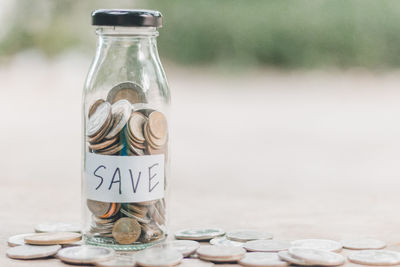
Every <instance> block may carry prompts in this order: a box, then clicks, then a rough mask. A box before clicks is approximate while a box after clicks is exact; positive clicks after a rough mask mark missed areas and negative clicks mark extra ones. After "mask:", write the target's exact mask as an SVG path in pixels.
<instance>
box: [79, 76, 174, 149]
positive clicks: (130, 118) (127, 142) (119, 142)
mask: <svg viewBox="0 0 400 267" xmlns="http://www.w3.org/2000/svg"><path fill="white" fill-rule="evenodd" d="M132 90H137V91H134V92H131V91H132ZM124 96H125V97H126V98H123V97H124ZM139 96H140V97H139ZM144 101H146V100H145V98H144V96H143V95H142V93H141V90H139V88H138V86H137V85H134V84H133V83H128V82H126V83H122V84H119V85H117V86H115V87H114V88H113V89H112V90H111V91H110V92H109V94H108V97H107V100H104V99H97V100H95V101H94V103H93V104H91V106H90V108H89V110H88V112H87V114H88V115H87V124H86V137H87V143H88V149H89V151H90V152H93V153H97V154H102V155H120V156H134V155H136V156H143V155H153V154H166V153H167V141H168V125H167V119H166V117H165V115H164V114H163V113H162V112H160V111H157V110H153V109H147V108H142V109H135V108H134V104H138V103H145V102H144Z"/></svg>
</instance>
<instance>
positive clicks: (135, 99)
mask: <svg viewBox="0 0 400 267" xmlns="http://www.w3.org/2000/svg"><path fill="white" fill-rule="evenodd" d="M121 99H126V100H128V101H129V102H130V103H131V104H136V103H146V102H147V101H146V96H145V94H144V92H143V88H142V87H141V86H140V85H138V84H136V83H133V82H123V83H120V84H117V85H116V86H114V87H113V88H112V89H111V90H110V92H109V93H108V95H107V101H108V102H110V103H111V104H114V103H115V102H117V101H118V100H121Z"/></svg>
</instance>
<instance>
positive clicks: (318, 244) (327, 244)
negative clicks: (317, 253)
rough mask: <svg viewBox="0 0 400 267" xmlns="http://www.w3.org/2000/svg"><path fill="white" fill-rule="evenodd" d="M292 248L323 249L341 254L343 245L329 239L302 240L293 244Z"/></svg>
mask: <svg viewBox="0 0 400 267" xmlns="http://www.w3.org/2000/svg"><path fill="white" fill-rule="evenodd" d="M292 247H301V248H314V249H322V250H327V251H332V252H340V251H341V250H342V247H343V245H342V244H341V243H340V242H337V241H334V240H328V239H301V240H296V241H293V242H292Z"/></svg>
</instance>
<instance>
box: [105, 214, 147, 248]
mask: <svg viewBox="0 0 400 267" xmlns="http://www.w3.org/2000/svg"><path fill="white" fill-rule="evenodd" d="M140 233H141V227H140V224H139V223H138V221H137V220H135V219H133V218H128V217H124V218H121V219H119V220H118V221H117V222H116V223H115V225H114V227H113V229H112V236H113V237H114V239H115V241H117V242H118V243H119V244H122V245H128V244H132V243H133V242H135V241H136V240H138V239H139V237H140Z"/></svg>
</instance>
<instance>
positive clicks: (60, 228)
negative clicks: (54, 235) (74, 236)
mask: <svg viewBox="0 0 400 267" xmlns="http://www.w3.org/2000/svg"><path fill="white" fill-rule="evenodd" d="M35 232H36V233H50V232H74V233H80V232H81V227H80V225H79V224H77V223H63V222H57V223H41V224H38V225H36V226H35Z"/></svg>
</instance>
